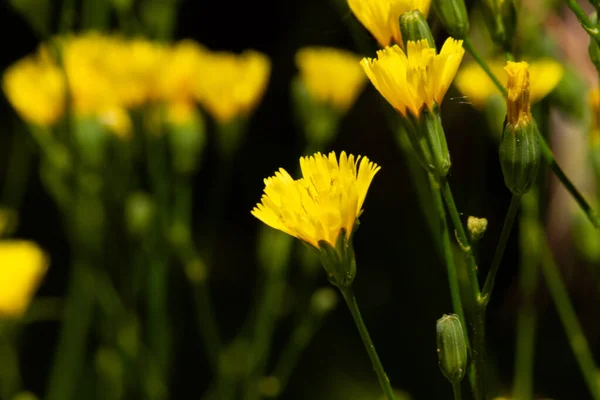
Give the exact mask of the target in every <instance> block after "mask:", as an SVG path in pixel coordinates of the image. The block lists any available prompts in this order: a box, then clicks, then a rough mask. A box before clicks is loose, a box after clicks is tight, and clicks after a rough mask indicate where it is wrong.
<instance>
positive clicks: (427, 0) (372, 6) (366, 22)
mask: <svg viewBox="0 0 600 400" xmlns="http://www.w3.org/2000/svg"><path fill="white" fill-rule="evenodd" d="M430 4H431V0H348V6H349V7H350V10H352V13H353V14H354V15H355V16H356V18H357V19H358V20H359V21H360V23H361V24H363V26H364V27H365V28H367V30H368V31H369V32H371V34H372V35H373V36H374V37H375V39H377V42H378V43H379V44H380V45H381V46H382V47H385V46H389V45H390V44H391V43H392V41H394V42H396V43H397V44H399V45H400V46H403V42H402V34H401V33H400V24H399V22H398V19H399V18H400V16H401V15H402V14H404V13H406V12H408V11H413V10H419V11H420V12H421V13H422V14H423V15H424V16H425V17H426V16H427V13H428V12H429V6H430Z"/></svg>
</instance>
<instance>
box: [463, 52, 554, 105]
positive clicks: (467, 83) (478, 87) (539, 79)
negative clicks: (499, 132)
mask: <svg viewBox="0 0 600 400" xmlns="http://www.w3.org/2000/svg"><path fill="white" fill-rule="evenodd" d="M504 65H505V63H504V61H502V60H496V61H491V62H489V63H488V66H489V67H490V69H491V70H492V72H493V73H494V75H496V76H497V77H498V79H500V82H502V83H505V82H506V79H507V75H506V71H505V70H504ZM563 75H564V68H563V66H562V65H561V64H560V63H558V62H557V61H554V60H552V59H549V58H546V59H539V60H535V61H532V62H531V64H530V65H529V76H530V100H531V102H532V103H536V102H538V101H540V100H542V99H543V98H544V97H546V96H547V95H548V94H549V93H550V92H551V91H552V90H553V89H554V88H555V87H556V85H558V82H560V80H561V79H562V77H563ZM455 82H456V87H457V88H458V90H459V91H460V92H461V93H462V94H463V95H465V96H467V99H468V100H469V102H471V104H472V105H473V107H475V108H479V109H481V108H483V106H485V103H486V102H487V101H488V100H489V99H490V97H492V96H494V95H501V93H500V90H499V89H498V88H497V87H496V85H494V82H492V80H491V79H490V78H489V76H488V75H487V74H486V73H485V71H484V70H483V69H482V68H481V67H480V66H479V64H477V63H476V62H474V61H473V62H470V63H468V64H466V65H465V66H464V67H463V68H461V69H460V71H458V74H456V80H455Z"/></svg>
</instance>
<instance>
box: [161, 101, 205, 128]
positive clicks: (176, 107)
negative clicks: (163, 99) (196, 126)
mask: <svg viewBox="0 0 600 400" xmlns="http://www.w3.org/2000/svg"><path fill="white" fill-rule="evenodd" d="M198 118H199V117H198V110H197V109H196V105H195V104H194V103H193V102H188V101H173V102H171V103H169V104H167V122H169V123H170V124H173V125H184V124H187V123H190V122H193V121H195V120H197V119H198Z"/></svg>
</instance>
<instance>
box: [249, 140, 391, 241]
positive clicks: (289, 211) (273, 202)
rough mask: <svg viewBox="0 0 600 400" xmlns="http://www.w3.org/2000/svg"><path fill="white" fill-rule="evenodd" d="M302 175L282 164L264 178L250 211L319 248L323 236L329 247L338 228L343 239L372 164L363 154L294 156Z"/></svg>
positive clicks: (350, 228) (365, 188)
mask: <svg viewBox="0 0 600 400" xmlns="http://www.w3.org/2000/svg"><path fill="white" fill-rule="evenodd" d="M359 161H360V163H359ZM300 168H301V170H302V178H300V179H296V180H294V179H293V178H292V177H291V176H290V174H288V173H287V172H286V171H285V170H284V169H283V168H280V169H279V171H278V172H276V173H275V176H272V177H270V178H267V179H265V189H264V194H263V196H262V199H261V203H259V204H257V205H256V207H255V208H254V209H253V210H252V215H254V216H255V217H256V218H258V219H260V220H261V221H263V222H264V223H265V224H267V225H269V226H271V227H273V228H275V229H279V230H280V231H282V232H285V233H287V234H290V235H292V236H295V237H297V238H298V239H300V240H302V241H304V242H306V243H308V244H310V245H312V246H314V247H315V248H319V242H320V241H322V240H324V241H326V242H327V243H329V244H331V245H332V246H333V247H335V245H336V242H337V239H338V236H339V234H340V230H341V229H345V231H346V236H347V238H348V239H349V238H350V235H351V234H352V231H353V229H354V224H355V222H356V219H357V218H358V217H359V215H360V214H361V212H362V206H363V203H364V201H365V197H366V196H367V191H368V190H369V185H370V184H371V181H372V180H373V177H374V176H375V174H376V173H377V171H379V169H380V167H379V166H377V164H375V163H373V162H371V161H369V159H368V158H367V157H363V158H362V159H361V157H360V156H358V157H356V159H355V158H354V156H353V155H350V156H347V155H346V153H345V152H342V153H341V154H340V158H339V161H338V159H337V158H336V155H335V153H334V152H331V153H329V156H325V155H323V154H321V153H316V154H315V155H313V156H310V157H302V158H300Z"/></svg>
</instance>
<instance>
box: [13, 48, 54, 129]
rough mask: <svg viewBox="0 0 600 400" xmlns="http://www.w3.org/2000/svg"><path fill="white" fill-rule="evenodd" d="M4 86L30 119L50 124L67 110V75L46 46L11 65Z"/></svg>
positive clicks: (28, 120)
mask: <svg viewBox="0 0 600 400" xmlns="http://www.w3.org/2000/svg"><path fill="white" fill-rule="evenodd" d="M2 87H3V90H4V93H5V94H6V97H7V98H8V101H9V102H10V103H11V104H12V106H13V107H14V108H15V110H16V111H17V113H19V115H20V116H21V118H23V119H24V120H25V121H27V122H30V123H33V124H36V125H41V126H48V125H52V124H53V123H55V122H56V121H57V120H58V119H59V118H60V117H61V116H62V115H63V113H64V108H65V81H64V77H63V74H62V73H61V71H60V69H59V68H58V67H57V66H56V65H55V64H54V63H53V62H52V60H51V59H50V57H48V55H47V54H45V53H44V50H43V49H42V48H40V50H39V52H38V53H37V54H35V55H31V56H28V57H25V58H23V59H21V60H19V61H17V62H16V63H14V64H13V65H11V66H10V67H9V68H8V69H7V70H6V71H5V72H4V76H3V81H2Z"/></svg>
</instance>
